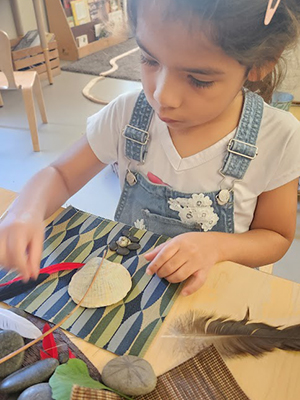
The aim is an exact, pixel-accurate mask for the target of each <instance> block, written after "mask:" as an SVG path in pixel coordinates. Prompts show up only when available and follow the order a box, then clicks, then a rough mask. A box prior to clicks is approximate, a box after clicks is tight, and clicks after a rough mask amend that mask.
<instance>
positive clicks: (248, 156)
mask: <svg viewBox="0 0 300 400" xmlns="http://www.w3.org/2000/svg"><path fill="white" fill-rule="evenodd" d="M263 109H264V102H263V99H262V98H261V97H260V96H258V95H257V94H256V93H253V92H251V91H248V90H247V91H245V99H244V107H243V112H242V116H241V119H240V122H239V125H238V128H237V131H236V134H235V137H234V138H233V139H231V140H230V141H229V143H228V146H227V150H228V153H227V155H226V157H225V160H224V164H223V167H222V169H221V171H220V172H221V173H222V174H223V175H225V176H231V177H233V178H235V179H239V180H240V179H243V177H244V175H245V173H246V171H247V169H248V167H249V165H250V162H251V161H252V160H254V158H255V157H256V156H257V154H258V147H257V146H256V140H257V136H258V132H259V129H260V125H261V121H262V115H263Z"/></svg>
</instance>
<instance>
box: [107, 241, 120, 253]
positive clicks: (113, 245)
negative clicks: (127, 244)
mask: <svg viewBox="0 0 300 400" xmlns="http://www.w3.org/2000/svg"><path fill="white" fill-rule="evenodd" d="M108 247H109V248H110V250H111V251H116V250H117V248H118V245H117V242H111V243H110V244H109V246H108Z"/></svg>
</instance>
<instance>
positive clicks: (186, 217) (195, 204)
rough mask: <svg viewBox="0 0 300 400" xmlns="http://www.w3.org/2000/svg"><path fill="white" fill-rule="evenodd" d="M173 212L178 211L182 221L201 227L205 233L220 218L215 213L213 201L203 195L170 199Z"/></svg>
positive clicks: (169, 202)
mask: <svg viewBox="0 0 300 400" xmlns="http://www.w3.org/2000/svg"><path fill="white" fill-rule="evenodd" d="M168 204H169V207H170V209H171V210H173V211H177V212H178V213H179V217H180V219H181V221H182V222H183V223H185V224H187V225H191V226H192V225H199V226H200V227H201V229H203V231H204V232H207V231H210V230H211V229H212V228H213V227H214V226H215V225H216V224H217V222H218V220H219V217H218V215H217V214H216V213H215V212H214V209H213V207H211V205H212V201H211V200H210V198H209V197H208V196H204V194H203V193H200V194H193V195H192V197H189V198H184V197H177V198H176V199H171V198H170V199H169V200H168Z"/></svg>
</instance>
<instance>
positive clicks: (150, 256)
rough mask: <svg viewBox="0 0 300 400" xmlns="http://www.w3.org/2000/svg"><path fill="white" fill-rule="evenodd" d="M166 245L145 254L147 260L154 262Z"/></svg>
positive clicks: (163, 244)
mask: <svg viewBox="0 0 300 400" xmlns="http://www.w3.org/2000/svg"><path fill="white" fill-rule="evenodd" d="M166 244H167V242H166V243H162V244H160V245H159V246H157V247H155V249H153V250H151V251H149V252H148V253H146V254H144V257H145V258H146V260H147V261H151V260H153V258H154V257H156V256H157V254H158V253H159V252H160V250H161V249H162V248H164V247H165V246H166Z"/></svg>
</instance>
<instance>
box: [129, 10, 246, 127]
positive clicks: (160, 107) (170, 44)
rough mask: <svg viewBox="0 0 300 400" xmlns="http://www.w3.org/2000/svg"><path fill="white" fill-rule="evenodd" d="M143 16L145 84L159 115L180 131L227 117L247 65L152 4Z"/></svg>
mask: <svg viewBox="0 0 300 400" xmlns="http://www.w3.org/2000/svg"><path fill="white" fill-rule="evenodd" d="M139 14H140V15H139V18H138V26H137V29H136V38H137V41H138V44H139V45H140V47H141V53H142V83H143V87H144V90H145V93H146V96H147V99H148V101H149V103H150V105H151V106H152V107H153V109H154V110H155V111H156V113H157V114H158V115H159V117H160V118H161V119H162V120H163V121H164V122H166V123H167V125H168V126H169V127H170V128H172V129H174V130H180V131H181V130H187V129H189V128H195V127H198V126H200V125H203V124H206V123H210V122H212V121H218V120H220V121H222V118H223V117H225V118H226V117H227V116H228V112H229V113H230V109H231V105H232V104H233V101H234V99H235V98H236V96H237V95H238V94H240V90H241V87H242V86H243V83H244V81H245V74H246V68H245V67H244V66H242V65H241V64H239V62H237V61H236V60H234V59H233V58H231V57H229V56H227V55H226V54H225V53H224V52H223V50H222V49H221V48H219V47H217V46H216V45H215V44H213V43H212V42H211V41H210V40H209V39H208V38H207V37H206V36H205V35H204V34H203V33H201V31H200V30H199V29H197V30H195V29H193V30H192V29H190V31H189V30H188V29H186V27H184V25H183V23H181V22H179V21H174V22H173V21H164V20H161V19H160V18H159V14H158V13H155V12H154V11H153V9H150V7H149V8H147V10H144V11H140V12H139ZM144 15H147V17H146V18H144Z"/></svg>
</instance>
